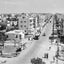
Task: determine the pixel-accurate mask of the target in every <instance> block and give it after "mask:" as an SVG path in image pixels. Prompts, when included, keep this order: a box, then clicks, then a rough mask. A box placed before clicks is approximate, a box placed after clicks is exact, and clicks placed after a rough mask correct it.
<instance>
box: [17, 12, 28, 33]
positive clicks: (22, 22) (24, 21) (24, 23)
mask: <svg viewBox="0 0 64 64" xmlns="http://www.w3.org/2000/svg"><path fill="white" fill-rule="evenodd" d="M18 26H19V30H24V31H25V33H27V32H28V27H29V19H28V17H27V15H26V13H22V14H21V16H20V17H19V21H18Z"/></svg>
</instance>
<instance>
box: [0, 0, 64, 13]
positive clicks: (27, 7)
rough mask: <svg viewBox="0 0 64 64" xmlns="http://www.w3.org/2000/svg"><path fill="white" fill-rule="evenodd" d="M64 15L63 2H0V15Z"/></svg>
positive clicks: (55, 0)
mask: <svg viewBox="0 0 64 64" xmlns="http://www.w3.org/2000/svg"><path fill="white" fill-rule="evenodd" d="M22 12H34V13H35V12H37V13H40V12H41V13H44V12H45V13H48V12H50V13H51V12H52V13H55V12H59V13H64V0H0V13H22Z"/></svg>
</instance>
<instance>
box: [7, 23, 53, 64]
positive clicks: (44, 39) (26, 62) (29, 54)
mask: <svg viewBox="0 0 64 64" xmlns="http://www.w3.org/2000/svg"><path fill="white" fill-rule="evenodd" d="M43 30H44V31H45V33H46V36H40V39H39V40H37V41H33V43H32V45H31V46H30V47H29V48H27V49H26V50H24V51H22V52H21V54H20V55H19V56H18V57H17V58H12V59H7V62H6V64H31V63H30V59H31V58H33V57H37V56H38V55H39V54H40V49H41V46H42V45H44V44H45V43H46V44H47V43H49V36H50V35H51V32H52V23H48V24H47V25H46V26H45V28H44V29H43ZM42 33H43V31H42ZM42 51H43V49H42Z"/></svg>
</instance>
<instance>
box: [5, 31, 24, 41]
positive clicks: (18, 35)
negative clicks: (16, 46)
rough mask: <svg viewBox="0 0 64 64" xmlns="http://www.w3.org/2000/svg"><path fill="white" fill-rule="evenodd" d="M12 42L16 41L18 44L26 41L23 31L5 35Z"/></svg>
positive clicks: (10, 32)
mask: <svg viewBox="0 0 64 64" xmlns="http://www.w3.org/2000/svg"><path fill="white" fill-rule="evenodd" d="M5 34H6V35H7V37H8V39H10V40H15V41H16V42H19V41H21V40H22V39H24V32H23V31H22V30H13V31H9V32H6V33H5Z"/></svg>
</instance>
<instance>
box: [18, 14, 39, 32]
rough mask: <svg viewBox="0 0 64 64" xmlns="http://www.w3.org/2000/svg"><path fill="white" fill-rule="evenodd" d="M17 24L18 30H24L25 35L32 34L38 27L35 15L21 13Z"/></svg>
mask: <svg viewBox="0 0 64 64" xmlns="http://www.w3.org/2000/svg"><path fill="white" fill-rule="evenodd" d="M18 22H19V23H18V24H19V29H20V30H24V31H25V33H28V32H32V31H34V30H35V28H36V27H38V16H37V15H36V14H30V13H29V14H26V13H22V14H21V17H19V21H18Z"/></svg>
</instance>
